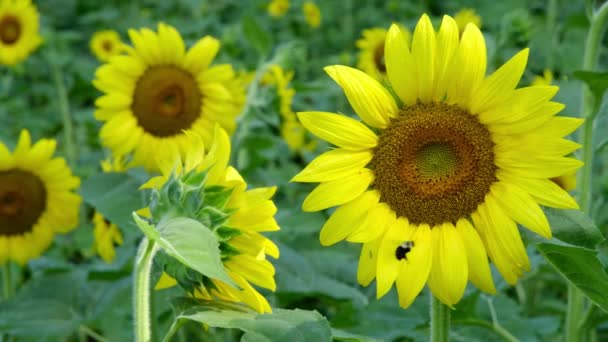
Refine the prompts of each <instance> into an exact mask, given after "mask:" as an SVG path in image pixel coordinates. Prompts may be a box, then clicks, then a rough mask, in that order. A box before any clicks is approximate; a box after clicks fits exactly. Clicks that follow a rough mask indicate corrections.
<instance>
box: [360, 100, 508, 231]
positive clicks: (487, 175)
mask: <svg viewBox="0 0 608 342" xmlns="http://www.w3.org/2000/svg"><path fill="white" fill-rule="evenodd" d="M370 167H371V168H372V169H373V170H374V173H375V182H374V188H375V189H376V190H378V191H379V193H380V201H381V202H386V203H387V204H389V205H390V207H391V208H392V209H393V210H394V211H395V212H396V213H397V215H398V216H400V217H406V218H407V219H408V220H409V221H410V222H411V223H413V224H421V223H427V224H429V225H431V226H433V225H437V224H441V223H444V222H452V223H455V222H456V221H458V219H460V218H463V217H467V216H468V215H470V214H471V213H472V212H474V211H475V210H476V209H477V206H478V205H479V204H480V203H482V202H483V200H484V197H485V195H486V194H487V193H488V191H489V189H490V185H491V184H492V183H493V182H495V181H496V176H495V173H496V170H497V167H496V166H495V164H494V142H493V141H492V139H491V136H490V132H489V131H488V129H487V128H486V127H485V126H484V125H482V124H481V123H480V122H479V121H478V120H477V118H476V117H474V116H472V115H471V114H469V113H468V112H466V111H465V110H462V109H460V108H458V107H456V106H453V105H447V104H444V103H429V104H416V105H414V106H410V107H406V108H404V109H403V110H402V111H401V113H400V114H399V115H398V116H397V117H396V118H394V119H392V121H391V123H390V125H389V127H388V128H387V129H386V130H384V131H383V132H382V133H381V134H380V137H379V141H378V146H377V147H376V149H375V152H374V157H373V159H372V161H371V163H370Z"/></svg>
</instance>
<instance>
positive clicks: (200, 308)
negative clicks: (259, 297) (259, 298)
mask: <svg viewBox="0 0 608 342" xmlns="http://www.w3.org/2000/svg"><path fill="white" fill-rule="evenodd" d="M174 305H175V303H174ZM231 306H234V304H228V303H227V304H226V305H224V304H223V303H221V302H218V301H214V302H205V301H196V302H194V301H188V302H184V301H180V302H179V303H178V305H177V307H176V309H177V310H179V311H182V312H180V313H178V314H177V315H176V318H175V321H174V322H173V326H172V327H171V329H170V332H169V334H168V335H167V336H166V337H165V338H164V341H169V340H170V338H171V335H173V334H174V333H175V332H176V330H177V329H179V327H180V326H181V324H183V323H184V321H195V322H199V323H203V324H205V325H207V326H210V327H214V328H225V329H240V330H242V331H243V332H244V333H245V334H244V335H243V337H242V338H241V340H242V341H251V342H262V341H263V342H271V341H293V342H305V341H320V342H321V341H331V340H332V333H331V328H330V326H329V322H327V319H326V318H325V317H323V316H322V315H321V314H319V313H318V312H316V311H305V310H299V309H296V310H283V309H274V310H273V312H272V313H266V314H258V313H256V312H250V311H246V309H245V308H243V309H241V308H238V307H234V308H231Z"/></svg>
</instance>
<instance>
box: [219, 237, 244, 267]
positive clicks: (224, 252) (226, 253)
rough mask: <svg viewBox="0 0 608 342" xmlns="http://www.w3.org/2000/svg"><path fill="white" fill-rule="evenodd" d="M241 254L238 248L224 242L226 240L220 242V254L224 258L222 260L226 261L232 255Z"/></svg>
mask: <svg viewBox="0 0 608 342" xmlns="http://www.w3.org/2000/svg"><path fill="white" fill-rule="evenodd" d="M239 254H241V252H240V251H239V250H238V249H236V248H234V247H232V246H231V245H230V244H228V243H227V242H224V241H221V242H220V256H221V258H222V262H224V261H226V260H227V259H229V258H230V257H233V256H235V255H239Z"/></svg>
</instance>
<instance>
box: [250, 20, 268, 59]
mask: <svg viewBox="0 0 608 342" xmlns="http://www.w3.org/2000/svg"><path fill="white" fill-rule="evenodd" d="M243 33H244V34H245V37H246V38H247V40H248V41H249V43H250V44H251V45H252V46H253V47H254V48H255V49H256V50H258V52H259V53H260V55H262V56H264V55H266V54H268V52H269V51H270V47H271V46H272V39H271V37H270V35H269V34H268V32H266V31H265V30H264V29H263V28H262V27H261V26H260V24H258V23H257V22H256V21H255V20H254V19H253V18H252V17H250V16H248V17H245V18H244V19H243Z"/></svg>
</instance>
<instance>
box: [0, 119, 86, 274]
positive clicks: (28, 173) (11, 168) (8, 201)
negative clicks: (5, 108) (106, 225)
mask: <svg viewBox="0 0 608 342" xmlns="http://www.w3.org/2000/svg"><path fill="white" fill-rule="evenodd" d="M55 144H56V142H55V140H50V139H42V140H39V141H38V142H36V143H35V144H34V145H31V140H30V134H29V132H28V131H27V130H22V131H21V135H20V136H19V141H18V142H17V146H16V147H15V150H14V151H13V153H12V154H11V152H10V151H9V150H8V149H7V148H6V146H5V145H4V144H2V143H0V264H4V263H5V262H7V261H8V260H13V261H15V262H17V263H19V264H22V265H23V264H25V263H27V262H28V261H30V260H32V259H35V258H37V257H39V256H40V255H41V254H42V252H44V251H45V250H46V249H47V248H48V247H49V246H50V245H51V242H52V241H53V236H54V235H55V233H67V232H69V231H71V230H72V229H74V228H76V225H77V224H78V211H79V208H80V202H81V198H80V196H78V195H77V194H75V193H74V189H75V188H77V187H78V186H79V184H80V179H78V177H74V176H73V175H72V172H71V171H70V169H69V168H68V166H67V165H66V162H65V160H64V159H63V158H51V157H52V155H53V152H54V151H55Z"/></svg>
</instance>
